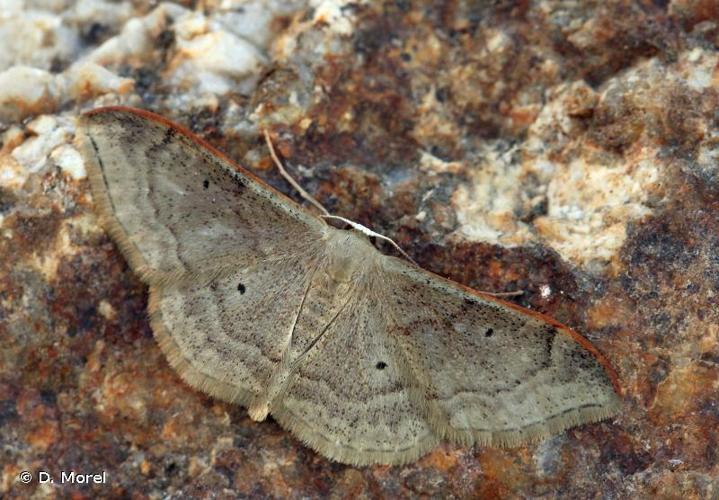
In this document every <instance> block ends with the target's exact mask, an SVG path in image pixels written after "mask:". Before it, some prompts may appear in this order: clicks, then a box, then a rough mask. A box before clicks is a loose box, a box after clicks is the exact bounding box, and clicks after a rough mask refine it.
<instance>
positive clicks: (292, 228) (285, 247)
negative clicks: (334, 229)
mask: <svg viewBox="0 0 719 500" xmlns="http://www.w3.org/2000/svg"><path fill="white" fill-rule="evenodd" d="M80 132H81V135H82V141H81V145H82V148H83V150H84V153H85V157H86V158H87V159H88V160H89V161H88V168H89V177H90V182H91V186H92V193H93V197H94V199H95V203H96V205H97V207H98V209H99V211H100V214H101V216H102V219H103V223H104V225H105V226H106V228H107V229H108V231H109V232H110V233H111V234H112V236H113V237H114V239H115V240H116V241H117V242H118V244H119V245H120V247H121V248H122V250H123V253H124V254H125V256H126V257H127V258H128V260H129V262H130V264H131V265H132V267H133V269H135V270H136V271H138V272H139V273H140V274H141V275H142V276H143V277H144V279H145V280H146V281H147V282H149V283H152V282H157V281H158V280H161V279H169V278H172V277H173V276H174V277H178V276H183V275H196V274H200V273H204V274H212V273H221V272H222V270H223V269H232V268H234V267H236V265H237V263H241V264H242V265H249V264H251V263H253V262H259V261H262V260H265V259H274V258H282V257H283V256H286V255H291V254H293V253H296V252H298V251H301V250H302V248H305V247H306V246H307V245H310V244H312V242H313V241H315V240H316V239H317V238H319V236H320V234H321V228H322V226H323V223H322V222H321V221H318V220H317V219H315V218H314V217H312V216H311V215H309V214H307V213H306V212H304V211H303V210H302V209H301V208H299V207H298V206H297V205H296V204H294V203H293V202H292V201H290V200H289V199H287V198H286V197H285V196H283V195H281V194H279V193H276V192H274V191H272V190H271V189H269V188H268V187H267V186H264V185H262V184H260V183H259V182H258V181H256V180H255V179H253V178H252V177H251V175H250V174H249V173H247V172H240V171H239V170H238V169H236V168H235V167H234V166H233V165H232V163H231V162H230V161H229V160H227V159H225V157H224V156H223V155H222V154H221V153H219V152H218V151H216V150H214V149H212V148H211V146H209V145H208V144H205V143H204V142H202V141H201V140H200V139H198V138H197V137H195V136H194V135H192V134H190V133H189V132H187V131H185V130H184V129H182V128H180V127H178V126H177V125H174V124H171V123H169V122H166V121H164V120H163V119H161V118H160V117H158V116H156V115H153V114H151V113H147V112H143V111H140V110H132V109H128V108H101V109H99V110H95V111H92V112H90V113H88V114H86V115H84V116H83V119H82V126H81V127H80ZM288 235H292V237H288Z"/></svg>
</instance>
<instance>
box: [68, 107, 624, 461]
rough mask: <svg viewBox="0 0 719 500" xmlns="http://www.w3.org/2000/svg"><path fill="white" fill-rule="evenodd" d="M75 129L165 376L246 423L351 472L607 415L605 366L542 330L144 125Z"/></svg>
mask: <svg viewBox="0 0 719 500" xmlns="http://www.w3.org/2000/svg"><path fill="white" fill-rule="evenodd" d="M79 131H80V135H81V145H82V150H83V153H84V157H85V159H86V162H87V166H88V171H89V178H90V184H91V189H92V195H93V198H94V201H95V204H96V207H97V210H98V212H99V216H100V220H101V222H102V224H103V226H104V227H105V228H106V230H107V231H108V232H109V234H110V235H111V236H112V238H113V239H114V240H115V241H116V242H117V245H118V246H119V248H120V249H121V251H122V253H123V254H124V255H125V257H126V258H127V260H128V261H129V264H130V266H131V267H132V269H133V270H134V271H136V272H137V273H138V274H139V275H140V276H141V278H142V280H143V281H144V282H145V283H147V285H148V286H149V292H150V295H149V313H150V319H151V324H152V329H153V331H154V334H155V337H156V339H157V341H158V342H159V345H160V347H161V349H162V351H163V352H164V354H165V355H166V357H167V359H168V361H169V363H170V365H172V366H173V367H174V368H175V369H176V370H177V372H178V373H179V374H180V376H181V377H182V378H183V379H184V380H185V381H186V382H187V383H189V384H190V385H191V386H193V387H195V388H198V389H199V390H201V391H204V392H206V393H208V394H210V395H212V396H214V397H217V398H220V399H222V400H225V401H229V402H232V403H238V404H240V405H243V406H245V407H247V408H248V412H249V415H250V416H251V417H252V418H253V419H254V420H256V421H261V420H264V419H265V418H266V417H267V416H268V415H272V416H273V418H274V419H275V420H276V421H277V422H279V423H280V425H281V426H283V427H284V428H285V429H288V430H289V431H290V432H291V433H293V434H294V435H295V436H297V437H298V438H299V439H300V440H301V441H302V442H304V443H305V444H306V445H308V446H309V447H311V448H313V449H314V450H316V451H318V452H319V453H320V454H322V455H324V456H326V457H328V458H330V459H334V460H336V461H339V462H344V463H350V464H355V465H366V464H378V463H379V464H402V463H407V462H411V461H414V460H416V459H417V458H419V457H420V456H422V455H423V454H425V453H427V452H428V451H429V450H431V449H432V448H434V447H436V446H437V445H438V443H440V442H441V441H442V440H448V441H451V442H454V443H459V444H461V445H467V446H469V445H473V444H478V445H482V446H517V445H521V444H524V443H527V442H530V441H534V440H538V439H541V438H544V437H546V436H549V435H551V434H555V433H558V432H561V431H563V430H564V429H567V428H569V427H571V426H575V425H579V424H583V423H588V422H595V421H598V420H601V419H605V418H608V417H610V416H612V415H614V414H615V413H616V412H617V411H618V409H619V407H620V399H619V397H618V393H619V392H620V389H619V385H618V381H617V376H616V373H615V372H614V370H613V369H612V367H611V366H610V365H609V363H608V362H607V360H606V359H605V358H604V357H603V356H602V355H601V354H600V353H599V352H598V351H597V349H596V348H594V347H593V346H592V345H591V344H590V343H589V341H587V340H586V339H585V338H584V337H582V336H581V335H579V334H578V333H576V332H575V331H573V330H571V329H570V328H568V327H566V326H564V325H562V324H560V323H558V322H557V321H555V320H554V319H551V318H549V317H547V316H543V315H541V314H538V313H536V312H532V311H529V310H526V309H523V308H521V307H519V306H516V305H514V304H511V303H509V302H505V301H502V300H500V299H498V298H496V297H494V296H492V295H488V294H485V293H481V292H477V291H474V290H471V289H469V288H466V287H464V286H462V285H460V284H458V283H454V282H452V281H449V280H447V279H444V278H442V277H440V276H438V275H436V274H433V273H431V272H428V271H425V270H423V269H421V268H419V267H417V266H416V265H414V264H412V263H410V262H408V261H406V260H405V259H400V258H398V257H394V256H390V255H385V254H383V253H382V252H380V251H379V250H377V249H376V248H375V247H374V246H373V245H372V244H371V242H370V240H369V238H368V237H367V234H365V233H364V232H363V231H359V230H357V229H356V227H355V228H353V229H351V230H342V229H338V228H335V227H333V226H332V225H330V224H328V223H327V222H326V221H325V220H323V219H321V218H319V217H316V216H315V215H313V214H312V213H310V212H309V211H307V210H306V209H304V208H303V207H301V206H300V205H298V204H297V203H295V202H294V201H292V200H290V199H289V198H287V197H286V196H284V195H283V194H281V193H279V192H278V191H276V190H274V189H272V188H271V187H269V186H267V185H266V184H265V183H263V182H262V181H261V180H260V179H258V178H257V177H256V176H254V175H253V174H251V173H250V172H248V171H247V170H245V169H243V168H242V167H240V166H239V165H237V164H235V163H233V162H232V161H231V160H230V159H228V158H227V157H226V156H225V155H224V154H222V153H221V152H219V151H218V150H216V149H215V148H213V147H212V146H210V145H209V144H208V143H206V142H205V141H203V140H202V139H200V138H198V137H196V136H195V135H193V134H192V133H191V132H189V131H188V130H186V129H184V128H183V127H181V126H179V125H176V124H174V123H171V122H169V121H167V120H165V119H164V118H162V117H160V116H158V115H155V114H153V113H150V112H147V111H142V110H138V109H132V108H125V107H108V108H100V109H96V110H93V111H90V112H89V113H86V114H85V115H84V116H83V117H82V119H81V125H80V128H79Z"/></svg>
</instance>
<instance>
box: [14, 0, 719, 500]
mask: <svg viewBox="0 0 719 500" xmlns="http://www.w3.org/2000/svg"><path fill="white" fill-rule="evenodd" d="M0 6H1V7H2V15H1V16H0V47H3V49H2V54H0V141H1V142H0V148H1V149H0V445H2V446H1V447H2V454H0V496H3V497H6V498H27V497H31V496H32V497H35V498H54V497H61V498H64V497H73V498H94V497H118V496H133V497H134V498H150V497H153V498H155V497H157V498H159V497H165V496H169V497H172V498H175V497H176V498H186V497H194V496H199V497H202V496H211V495H212V496H213V497H218V498H235V497H237V496H273V497H287V496H290V497H304V496H312V497H314V496H330V497H350V496H356V497H380V496H392V497H395V496H436V497H486V498H492V497H535V496H562V497H565V496H566V497H579V498H585V497H599V496H601V497H606V498H626V497H636V496H640V497H648V496H660V497H664V498H677V497H680V498H716V497H717V496H719V479H717V478H719V452H718V451H717V450H718V449H719V430H718V429H719V397H718V395H719V307H717V302H719V300H718V294H719V123H718V122H717V117H716V109H717V108H718V107H719V93H718V91H719V53H718V52H717V47H718V46H719V22H718V21H717V19H719V8H718V7H717V6H716V4H715V3H714V2H709V1H699V0H692V1H690V0H672V1H668V2H667V1H661V2H649V1H637V2H630V1H619V0H611V1H609V2H593V1H590V2H564V1H560V0H556V1H555V0H543V1H535V2H484V3H481V2H459V1H458V2H445V3H436V2H408V1H402V0H397V1H384V2H351V1H348V0H308V1H294V2H281V1H279V0H277V1H275V0H264V1H263V0H249V1H246V2H242V1H231V0H227V1H226V0H223V1H220V0H207V1H204V2H191V1H180V2H177V3H160V4H151V3H143V2H111V1H100V0H80V1H77V2H71V1H69V0H52V1H42V2H41V1H31V0H27V1H25V2H23V1H21V0H6V1H4V2H0ZM20 40H22V43H20V42H19V41H20ZM118 103H121V104H126V105H131V106H138V107H143V108H146V109H150V110H154V111H157V112H159V113H161V114H164V115H165V116H167V117H169V118H171V119H173V120H176V121H178V122H180V123H183V124H184V125H186V126H188V127H189V128H191V129H192V130H194V131H195V132H196V133H198V134H199V135H201V136H202V137H204V138H206V139H207V140H208V141H210V142H211V143H213V144H214V145H216V146H217V147H219V148H221V149H223V150H225V151H226V152H227V153H228V154H229V155H230V156H231V157H234V158H236V159H237V160H239V161H240V162H241V163H242V164H244V165H245V166H247V167H248V168H250V169H251V170H252V171H253V172H255V173H256V174H257V175H259V176H260V177H262V178H263V179H265V180H267V181H268V182H269V183H270V184H272V185H274V186H276V187H278V188H279V189H281V190H283V191H285V192H288V193H290V194H291V195H292V196H295V195H294V193H291V192H290V188H289V186H288V185H287V184H286V183H285V182H284V181H283V180H282V179H281V178H280V176H279V175H278V174H277V173H276V171H275V170H274V169H273V168H271V162H270V160H269V157H268V154H267V151H266V149H265V146H264V144H263V141H262V139H261V136H260V130H261V129H262V128H267V129H269V130H270V131H271V133H272V135H273V137H274V138H275V141H276V145H277V147H278V148H279V150H280V152H281V153H282V155H283V157H284V158H285V160H286V163H287V165H288V168H289V170H290V171H291V172H292V174H293V175H294V176H295V177H296V178H297V179H298V180H299V182H300V183H302V184H303V186H305V188H306V189H307V190H308V191H310V192H311V193H314V194H315V195H316V197H317V198H318V199H319V200H320V201H321V202H322V203H323V204H325V206H327V207H328V208H329V210H330V211H331V212H333V213H336V214H338V215H342V216H345V217H349V218H351V219H354V220H357V221H358V222H360V223H363V224H365V225H367V226H369V227H371V228H373V229H374V230H376V231H379V232H382V233H383V234H386V235H388V236H390V237H392V238H394V239H395V240H396V241H397V242H398V243H399V244H400V245H401V246H402V247H403V248H404V249H406V250H407V252H408V253H409V254H410V255H412V257H413V258H414V259H415V260H417V261H418V262H419V263H420V264H421V265H422V266H423V267H425V268H427V269H430V270H432V271H434V272H437V273H439V274H442V275H444V276H448V277H450V278H452V279H454V280H456V281H459V282H461V283H464V284H466V285H469V286H472V287H475V288H478V289H482V290H490V291H506V290H523V291H524V292H525V293H524V294H523V295H522V296H520V297H518V298H516V299H515V300H516V302H518V303H519V304H521V305H523V306H525V307H530V308H532V309H536V310H539V311H542V312H545V313H547V314H549V315H551V316H554V317H556V318H557V319H559V320H560V321H562V322H565V323H567V324H569V325H570V326H573V327H575V328H576V329H577V330H579V331H581V332H583V333H584V334H585V335H586V336H587V337H588V338H590V339H591V340H592V341H593V342H594V344H595V345H596V346H597V347H598V348H599V349H600V350H601V351H602V352H603V353H604V354H605V355H606V356H607V357H608V358H609V359H610V360H611V362H612V363H613V364H614V366H615V367H616V368H617V370H618V372H619V376H620V379H621V382H622V386H623V388H624V391H625V394H624V402H625V407H624V411H623V412H622V414H621V415H619V416H618V417H617V418H615V419H613V420H610V421H606V422H603V423H600V424H595V425H587V426H582V427H578V428H575V429H572V430H570V431H568V432H565V433H563V434H561V435H558V436H555V437H554V438H551V439H549V440H546V441H544V442H542V443H539V444H536V445H532V446H527V447H523V448H519V449H506V450H505V449H499V450H497V449H480V448H478V449H466V448H462V447H458V446H450V445H444V446H441V447H439V448H437V449H436V450H435V451H433V452H432V453H430V454H429V455H427V456H426V457H424V458H422V459H421V460H419V461H418V462H417V463H414V464H411V465H407V466H404V467H383V466H377V467H367V468H353V467H349V466H345V465H340V464H337V463H332V462H329V461H327V460H325V459H324V458H322V457H321V456H318V455H317V454H315V453H314V452H312V451H311V450H309V449H307V448H305V447H303V446H301V445H300V444H299V443H298V442H297V441H295V440H294V439H293V438H292V437H291V435H290V434H289V433H288V432H286V431H284V430H282V429H281V428H280V427H279V426H278V425H276V424H275V423H273V422H271V421H270V422H265V423H261V424H257V423H253V422H252V421H250V419H249V418H248V417H247V414H246V411H245V410H244V409H242V408H239V407H234V406H231V405H227V404H224V403H221V402H218V401H214V400H212V399H210V398H207V397H205V396H204V395H202V394H200V393H198V392H195V391H193V390H191V389H190V388H189V387H187V386H186V385H184V384H183V383H182V382H181V380H180V379H179V377H178V376H177V375H176V374H175V373H174V372H173V371H172V370H171V369H170V368H169V366H168V365H167V363H166V361H165V360H164V359H163V357H162V355H161V353H160V351H159V348H158V346H157V345H156V344H155V342H154V340H153V338H152V333H151V331H150V328H149V324H148V321H147V317H146V313H145V308H146V300H147V296H146V290H145V289H144V287H143V286H142V284H141V283H140V281H139V280H138V279H137V277H135V276H134V275H133V274H132V273H131V272H130V271H129V270H128V268H127V264H126V263H125V261H124V260H123V258H122V256H121V254H120V253H119V251H118V249H117V248H116V247H115V246H114V244H113V243H112V242H111V240H110V239H109V238H108V236H107V235H106V234H105V233H104V232H103V231H102V230H101V229H100V228H99V226H98V224H97V219H96V217H95V215H94V212H93V210H92V199H91V196H90V194H89V189H88V184H87V180H86V178H85V170H84V165H83V162H82V158H81V157H80V156H79V154H78V152H77V149H76V148H75V145H74V142H73V138H74V132H75V118H76V117H77V116H78V115H79V113H80V112H81V111H83V110H87V109H90V108H93V107H95V106H100V105H108V104H118ZM22 471H30V472H31V473H32V474H33V475H35V478H34V479H33V480H32V481H31V482H30V483H29V484H23V483H22V482H20V481H19V480H18V477H19V474H20V473H21V472H22ZM40 471H48V472H50V473H51V474H53V475H59V474H60V471H68V472H69V471H76V472H77V473H93V474H94V473H101V472H103V471H105V472H106V473H107V475H106V477H107V483H106V484H95V485H77V484H75V485H72V484H47V483H46V484H39V483H38V481H37V474H38V472H40Z"/></svg>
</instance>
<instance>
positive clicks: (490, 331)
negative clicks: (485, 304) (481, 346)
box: [484, 328, 494, 337]
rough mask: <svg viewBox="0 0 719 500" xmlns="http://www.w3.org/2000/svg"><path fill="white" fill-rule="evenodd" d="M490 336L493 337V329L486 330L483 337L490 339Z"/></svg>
mask: <svg viewBox="0 0 719 500" xmlns="http://www.w3.org/2000/svg"><path fill="white" fill-rule="evenodd" d="M492 335H494V329H493V328H487V331H486V332H484V336H485V337H491V336H492Z"/></svg>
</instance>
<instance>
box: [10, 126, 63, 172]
mask: <svg viewBox="0 0 719 500" xmlns="http://www.w3.org/2000/svg"><path fill="white" fill-rule="evenodd" d="M26 130H27V132H28V133H29V134H31V135H30V136H29V137H28V138H26V139H25V141H24V142H23V143H22V144H20V145H19V146H17V147H16V148H14V149H13V150H12V152H11V153H10V155H11V156H12V157H13V158H14V159H15V161H17V163H18V164H19V165H20V166H22V167H23V168H25V169H26V170H27V172H28V173H36V172H39V171H40V170H41V169H42V168H43V167H45V166H46V165H47V163H48V160H49V158H50V155H51V154H52V153H53V151H54V150H55V149H56V148H58V147H60V146H62V145H65V144H67V143H68V142H69V140H70V139H71V138H72V137H73V135H74V132H75V131H74V126H73V124H72V122H71V121H70V120H69V119H59V118H55V117H52V116H49V115H42V116H40V117H38V118H36V119H35V120H33V121H32V122H30V123H29V124H28V125H27V127H26Z"/></svg>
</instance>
